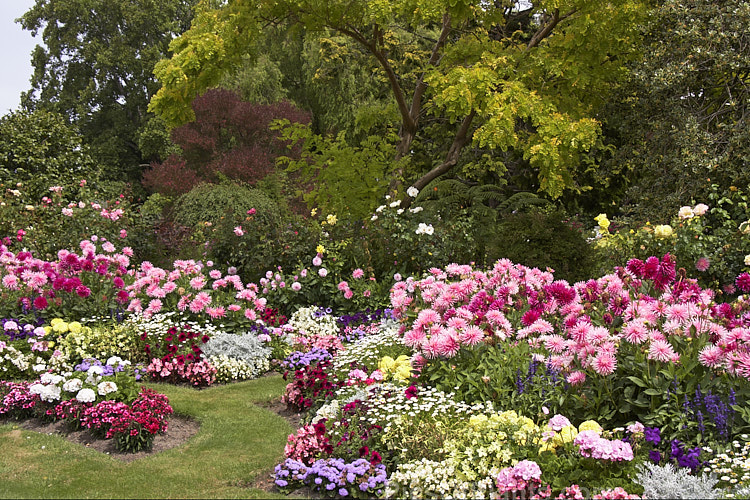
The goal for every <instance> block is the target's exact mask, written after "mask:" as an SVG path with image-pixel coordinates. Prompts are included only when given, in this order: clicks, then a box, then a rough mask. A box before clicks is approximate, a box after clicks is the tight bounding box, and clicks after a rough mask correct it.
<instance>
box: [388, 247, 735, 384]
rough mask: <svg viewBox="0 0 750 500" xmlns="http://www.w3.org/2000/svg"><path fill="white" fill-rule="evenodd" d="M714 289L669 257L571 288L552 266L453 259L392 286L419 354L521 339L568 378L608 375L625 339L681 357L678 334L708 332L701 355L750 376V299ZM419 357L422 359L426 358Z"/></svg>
mask: <svg viewBox="0 0 750 500" xmlns="http://www.w3.org/2000/svg"><path fill="white" fill-rule="evenodd" d="M713 299H714V292H713V291H712V290H704V289H701V288H700V287H699V286H698V285H697V284H696V282H695V280H691V279H686V278H684V277H681V278H680V279H677V274H676V271H675V268H674V259H673V258H672V257H671V256H670V255H669V254H667V255H665V256H664V258H662V259H658V258H656V257H650V258H649V259H646V261H645V262H641V261H637V260H635V259H634V260H631V261H630V262H629V263H628V265H627V267H625V268H617V269H616V271H615V272H614V273H612V274H609V275H606V276H604V277H602V278H599V279H597V280H593V279H592V280H588V281H586V282H579V283H576V284H575V285H573V286H571V285H570V284H568V283H567V282H566V281H564V280H558V281H555V280H554V277H553V275H552V273H551V272H548V271H541V270H539V269H530V268H527V267H525V266H521V265H515V264H513V263H512V262H510V261H509V260H507V259H502V260H499V261H498V262H497V263H495V265H494V267H493V268H492V269H490V270H489V271H486V272H485V271H476V270H473V269H472V268H471V267H470V266H465V265H464V266H462V265H458V264H451V265H449V266H447V267H446V268H445V269H444V270H441V269H436V268H433V269H431V270H430V275H429V276H428V277H427V278H425V279H422V280H420V281H415V280H413V279H407V280H406V281H400V282H398V283H396V284H395V285H394V286H393V288H392V289H391V304H392V306H393V309H394V313H395V314H397V315H398V316H399V317H400V318H401V320H402V322H403V323H404V326H403V327H402V332H403V336H404V343H405V344H406V345H408V346H409V347H412V348H414V349H415V350H416V351H417V352H418V354H419V356H421V359H425V358H426V359H428V360H429V359H436V358H438V359H448V358H452V357H454V356H456V355H457V354H458V352H459V351H460V350H461V349H470V348H471V347H472V346H474V345H476V344H478V343H481V342H487V341H490V342H496V341H498V340H506V339H515V340H524V341H526V342H528V343H529V345H530V346H531V347H532V349H533V350H534V351H535V352H536V353H537V354H541V355H542V356H544V361H545V363H548V364H549V365H551V366H552V367H553V368H555V369H557V370H560V371H561V372H562V373H563V374H564V375H565V376H566V377H567V378H568V382H569V383H571V384H572V385H578V384H581V383H583V382H584V381H585V379H586V372H587V371H589V370H590V371H593V372H594V373H596V374H597V375H600V376H607V375H610V374H612V373H614V372H615V371H616V370H617V366H618V359H617V357H618V354H619V353H620V351H621V349H622V348H623V346H627V345H632V346H638V349H641V350H642V351H643V352H644V353H646V357H647V358H648V359H650V360H653V361H656V362H661V363H677V362H679V361H680V353H678V352H676V351H675V348H674V345H675V343H673V342H671V339H672V338H673V337H683V338H684V337H687V338H691V339H692V338H698V337H702V338H704V339H706V341H707V344H706V346H705V347H704V348H703V350H702V351H701V353H700V356H699V361H700V362H701V363H702V364H703V365H705V366H707V367H710V368H713V369H715V370H716V371H717V372H721V371H724V370H726V371H728V372H729V373H731V374H737V375H741V376H743V377H745V378H750V300H748V299H747V298H745V297H742V296H741V297H740V298H738V299H737V301H736V302H735V303H733V304H717V303H716V302H714V300H713ZM421 359H418V360H417V361H418V362H419V361H421Z"/></svg>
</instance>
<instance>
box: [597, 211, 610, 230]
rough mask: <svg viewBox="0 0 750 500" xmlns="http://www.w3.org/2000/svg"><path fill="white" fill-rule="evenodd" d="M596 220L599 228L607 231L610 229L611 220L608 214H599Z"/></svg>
mask: <svg viewBox="0 0 750 500" xmlns="http://www.w3.org/2000/svg"><path fill="white" fill-rule="evenodd" d="M594 220H595V221H596V222H597V223H598V224H599V227H600V228H602V229H604V230H605V231H607V230H608V229H609V219H607V214H599V215H597V216H596V217H594Z"/></svg>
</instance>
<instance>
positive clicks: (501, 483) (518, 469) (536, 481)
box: [495, 460, 542, 498]
mask: <svg viewBox="0 0 750 500" xmlns="http://www.w3.org/2000/svg"><path fill="white" fill-rule="evenodd" d="M541 477H542V469H540V468H539V465H537V463H536V462H534V461H531V460H521V461H520V462H518V463H517V464H516V465H515V466H513V467H505V468H503V469H501V470H500V472H499V473H498V475H497V477H496V479H495V485H496V486H497V489H498V491H499V492H500V494H503V493H511V492H521V495H522V498H530V497H531V494H533V493H534V491H536V489H538V488H539V486H540V485H541V480H540V478H541Z"/></svg>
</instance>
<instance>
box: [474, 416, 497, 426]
mask: <svg viewBox="0 0 750 500" xmlns="http://www.w3.org/2000/svg"><path fill="white" fill-rule="evenodd" d="M493 416H494V415H493ZM486 423H487V415H472V416H471V417H469V425H470V426H472V427H474V428H476V429H478V428H480V427H482V426H483V425H484V424H486Z"/></svg>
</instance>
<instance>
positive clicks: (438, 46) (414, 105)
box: [409, 12, 451, 122]
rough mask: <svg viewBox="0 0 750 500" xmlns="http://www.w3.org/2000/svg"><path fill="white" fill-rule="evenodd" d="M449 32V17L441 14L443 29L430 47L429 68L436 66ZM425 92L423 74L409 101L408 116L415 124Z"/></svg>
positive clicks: (446, 14)
mask: <svg viewBox="0 0 750 500" xmlns="http://www.w3.org/2000/svg"><path fill="white" fill-rule="evenodd" d="M450 31H451V17H450V14H448V13H447V12H446V13H445V14H443V29H442V31H441V32H440V36H439V37H438V39H437V42H435V45H434V46H433V47H432V54H431V55H430V59H429V60H428V61H427V64H428V65H429V66H437V63H438V62H439V61H440V51H441V50H442V48H443V47H444V46H445V41H446V40H447V39H448V34H449V33H450ZM425 90H427V84H426V83H425V82H424V72H422V74H421V75H420V76H419V80H417V86H416V88H415V89H414V97H413V98H412V100H411V107H410V109H409V115H411V117H412V118H413V119H414V121H415V122H416V121H417V120H418V118H419V112H420V110H421V109H422V96H423V95H424V92H425Z"/></svg>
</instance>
